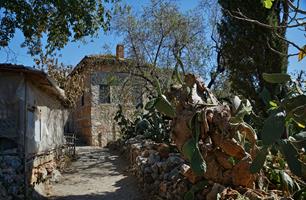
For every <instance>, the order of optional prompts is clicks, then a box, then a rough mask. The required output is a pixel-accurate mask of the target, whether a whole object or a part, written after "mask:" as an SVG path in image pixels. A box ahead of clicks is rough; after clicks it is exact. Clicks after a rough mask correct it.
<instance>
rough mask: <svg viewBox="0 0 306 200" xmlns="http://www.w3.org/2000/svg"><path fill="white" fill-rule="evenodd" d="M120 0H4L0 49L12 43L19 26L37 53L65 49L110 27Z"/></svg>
mask: <svg viewBox="0 0 306 200" xmlns="http://www.w3.org/2000/svg"><path fill="white" fill-rule="evenodd" d="M119 1H120V0H97V1H96V0H60V1H56V0H42V1H30V0H18V1H17V0H10V1H3V0H2V1H0V13H1V15H0V48H3V47H6V46H8V44H9V42H10V41H11V40H12V38H14V36H15V33H16V30H17V29H19V30H20V31H21V32H22V33H23V35H24V38H25V41H24V43H23V44H22V45H23V46H26V47H28V48H29V53H30V54H31V55H32V56H34V55H38V54H40V53H41V52H42V48H43V47H42V41H41V39H42V38H43V37H46V39H47V45H46V47H45V48H46V53H47V54H50V53H53V52H54V51H55V50H58V49H61V48H63V47H64V46H65V45H66V44H67V43H68V42H69V41H70V40H71V39H72V41H76V40H80V39H83V38H85V37H86V36H94V35H95V34H97V32H98V31H99V30H100V29H101V28H103V30H104V31H106V30H108V29H109V26H110V20H111V15H112V12H113V11H114V6H112V5H115V4H117V3H118V2H119Z"/></svg>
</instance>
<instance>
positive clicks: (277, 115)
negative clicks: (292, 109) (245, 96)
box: [261, 110, 285, 145]
mask: <svg viewBox="0 0 306 200" xmlns="http://www.w3.org/2000/svg"><path fill="white" fill-rule="evenodd" d="M284 131H285V113H284V112H283V111H278V110H277V111H274V112H273V113H272V114H271V115H270V116H269V117H268V118H267V119H266V120H265V121H264V126H263V129H262V132H261V136H262V142H263V144H264V145H271V144H273V143H274V142H276V141H277V140H279V139H280V137H281V136H282V134H283V133H284Z"/></svg>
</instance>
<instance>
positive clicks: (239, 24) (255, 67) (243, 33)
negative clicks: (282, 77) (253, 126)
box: [218, 0, 288, 113]
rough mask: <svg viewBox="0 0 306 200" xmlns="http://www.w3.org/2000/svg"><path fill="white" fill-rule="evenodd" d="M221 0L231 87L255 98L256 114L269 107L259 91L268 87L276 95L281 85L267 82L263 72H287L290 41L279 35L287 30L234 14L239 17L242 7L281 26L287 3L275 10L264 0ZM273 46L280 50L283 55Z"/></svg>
mask: <svg viewBox="0 0 306 200" xmlns="http://www.w3.org/2000/svg"><path fill="white" fill-rule="evenodd" d="M218 2H219V4H220V6H221V7H222V14H223V16H222V19H221V22H220V25H219V27H218V32H219V35H220V37H221V49H222V51H221V52H222V58H223V59H222V60H223V63H222V64H223V66H226V69H227V70H228V74H229V82H230V84H231V90H232V92H233V93H234V94H239V95H242V96H243V97H244V98H247V99H251V100H252V102H254V104H255V106H254V110H255V111H256V113H259V112H261V113H264V111H265V106H264V105H263V103H262V100H261V98H260V97H259V96H258V94H259V93H260V92H261V91H263V90H264V89H265V90H266V91H269V93H270V95H271V97H272V98H274V96H276V94H277V90H278V86H276V85H275V84H271V83H269V82H266V81H264V80H263V77H262V74H263V73H272V72H273V73H281V74H285V73H286V71H287V64H288V59H287V50H288V44H287V43H286V42H285V41H283V40H282V39H280V38H279V37H276V36H275V32H276V33H277V34H278V35H280V36H282V37H285V32H286V29H285V28H284V29H275V30H271V29H267V28H263V27H261V26H258V25H256V24H254V23H250V22H247V21H244V20H238V19H236V18H234V17H233V16H232V15H237V16H239V14H237V11H238V10H239V12H241V13H242V14H243V15H244V16H247V17H248V18H250V19H254V20H258V21H260V22H262V23H264V24H268V25H273V26H274V25H281V23H282V21H281V20H282V18H280V17H279V16H280V15H281V13H280V12H281V10H283V7H282V6H283V4H282V3H277V4H275V5H274V6H273V7H271V9H265V8H264V7H263V5H262V3H261V1H254V0H235V1H228V0H219V1H218ZM262 2H263V3H264V4H266V5H267V6H268V7H269V6H271V3H272V1H271V0H264V1H262ZM254 11H256V12H254ZM230 13H231V14H230ZM240 17H241V16H240ZM271 49H277V51H279V52H281V54H277V53H275V52H273V51H272V50H271ZM254 104H253V105H254Z"/></svg>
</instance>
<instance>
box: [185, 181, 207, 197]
mask: <svg viewBox="0 0 306 200" xmlns="http://www.w3.org/2000/svg"><path fill="white" fill-rule="evenodd" d="M207 185H208V181H200V182H198V183H196V184H195V185H193V186H192V187H191V189H190V190H189V191H188V192H186V193H185V195H184V200H194V199H195V193H196V192H198V191H201V190H203V189H204V188H205V187H206V186H207Z"/></svg>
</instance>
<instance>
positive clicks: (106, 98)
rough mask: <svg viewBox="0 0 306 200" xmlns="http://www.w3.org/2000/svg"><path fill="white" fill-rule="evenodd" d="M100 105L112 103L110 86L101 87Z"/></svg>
mask: <svg viewBox="0 0 306 200" xmlns="http://www.w3.org/2000/svg"><path fill="white" fill-rule="evenodd" d="M99 103H110V86H109V85H100V86H99Z"/></svg>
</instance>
